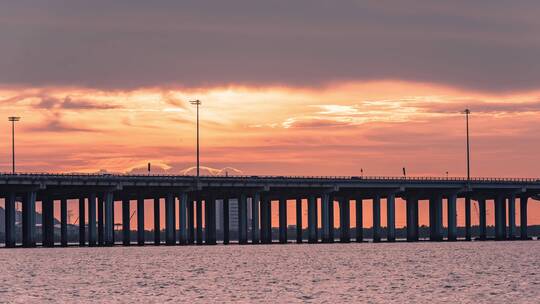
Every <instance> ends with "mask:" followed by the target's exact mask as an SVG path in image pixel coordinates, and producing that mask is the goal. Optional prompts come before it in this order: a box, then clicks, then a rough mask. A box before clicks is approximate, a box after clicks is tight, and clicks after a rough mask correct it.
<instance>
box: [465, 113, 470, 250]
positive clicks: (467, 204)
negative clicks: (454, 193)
mask: <svg viewBox="0 0 540 304" xmlns="http://www.w3.org/2000/svg"><path fill="white" fill-rule="evenodd" d="M463 113H464V114H465V126H466V131H467V188H469V187H470V184H469V183H470V180H471V157H470V144H469V114H471V110H469V109H465V110H464V111H463ZM465 239H466V240H467V241H470V240H471V198H470V196H469V195H467V196H466V197H465Z"/></svg>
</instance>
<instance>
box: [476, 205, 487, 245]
mask: <svg viewBox="0 0 540 304" xmlns="http://www.w3.org/2000/svg"><path fill="white" fill-rule="evenodd" d="M478 209H479V212H480V214H479V217H480V218H479V224H480V240H483V241H485V240H486V239H487V224H486V200H485V199H479V200H478Z"/></svg>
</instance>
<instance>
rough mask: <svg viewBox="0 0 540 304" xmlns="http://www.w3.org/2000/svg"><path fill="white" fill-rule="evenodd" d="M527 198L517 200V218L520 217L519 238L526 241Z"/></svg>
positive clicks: (522, 197)
mask: <svg viewBox="0 0 540 304" xmlns="http://www.w3.org/2000/svg"><path fill="white" fill-rule="evenodd" d="M528 199H529V198H528V197H527V196H525V195H523V196H521V197H520V198H519V216H520V227H519V228H520V232H521V233H520V238H521V239H522V240H527V239H528V235H527V200H528Z"/></svg>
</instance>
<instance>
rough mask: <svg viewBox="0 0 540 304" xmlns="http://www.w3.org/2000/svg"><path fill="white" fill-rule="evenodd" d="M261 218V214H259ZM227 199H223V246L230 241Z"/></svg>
mask: <svg viewBox="0 0 540 304" xmlns="http://www.w3.org/2000/svg"><path fill="white" fill-rule="evenodd" d="M261 216H262V214H261ZM229 225H230V224H229V198H224V199H223V244H225V245H227V244H229V241H230V229H231V228H230V226H229Z"/></svg>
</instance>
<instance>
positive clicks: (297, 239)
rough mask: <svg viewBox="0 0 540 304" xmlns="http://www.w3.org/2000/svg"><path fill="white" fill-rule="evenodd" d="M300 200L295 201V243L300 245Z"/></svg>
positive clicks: (301, 239)
mask: <svg viewBox="0 0 540 304" xmlns="http://www.w3.org/2000/svg"><path fill="white" fill-rule="evenodd" d="M302 241H303V238H302V199H301V198H297V199H296V243H299V244H300V243H302Z"/></svg>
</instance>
